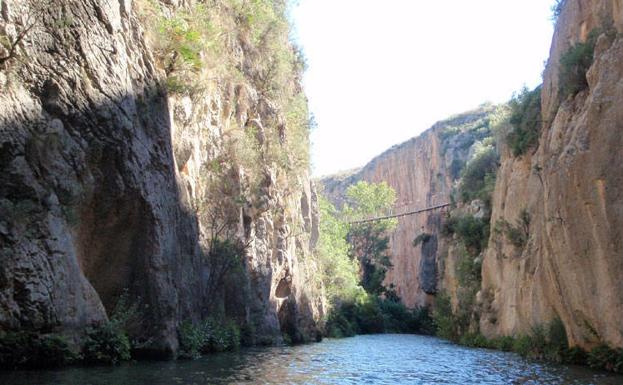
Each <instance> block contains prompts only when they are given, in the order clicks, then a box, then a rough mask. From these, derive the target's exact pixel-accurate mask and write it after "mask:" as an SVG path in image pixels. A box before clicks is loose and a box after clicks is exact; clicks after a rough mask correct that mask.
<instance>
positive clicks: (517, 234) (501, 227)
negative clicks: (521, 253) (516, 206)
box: [494, 209, 530, 249]
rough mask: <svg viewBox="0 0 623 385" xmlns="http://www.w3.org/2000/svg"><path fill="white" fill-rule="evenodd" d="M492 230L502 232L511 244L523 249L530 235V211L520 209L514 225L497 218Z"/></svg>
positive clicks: (498, 233) (497, 232)
mask: <svg viewBox="0 0 623 385" xmlns="http://www.w3.org/2000/svg"><path fill="white" fill-rule="evenodd" d="M494 232H495V234H497V235H500V234H504V235H505V236H506V239H508V241H509V242H510V243H511V244H512V245H513V246H515V247H516V248H518V249H523V248H524V246H525V245H526V242H527V241H528V237H529V236H530V213H529V212H528V210H527V209H523V210H521V212H520V214H519V218H518V219H517V220H516V223H515V225H514V226H513V225H512V224H510V223H509V222H508V221H506V220H505V219H498V221H497V222H496V223H495V229H494Z"/></svg>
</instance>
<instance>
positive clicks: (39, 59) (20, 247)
mask: <svg viewBox="0 0 623 385" xmlns="http://www.w3.org/2000/svg"><path fill="white" fill-rule="evenodd" d="M163 3H168V2H163ZM188 3H192V2H188ZM41 4H42V3H41V2H35V1H33V2H20V3H12V2H11V3H9V2H2V10H1V11H2V12H1V18H0V31H1V32H2V34H3V36H6V37H7V39H8V41H16V39H17V37H19V36H20V33H21V31H26V30H27V31H28V32H27V34H25V35H24V38H23V39H22V40H21V42H20V43H19V46H18V49H17V50H16V58H14V59H10V60H7V61H3V62H2V63H1V65H2V68H0V88H1V89H2V92H1V93H0V170H1V172H0V330H2V329H4V330H7V329H22V330H26V329H32V330H38V331H41V332H50V331H54V332H61V333H65V334H68V335H71V336H73V337H74V338H76V339H78V338H79V337H80V335H81V333H82V331H83V328H84V327H85V326H87V325H89V324H92V323H94V322H99V321H102V320H105V319H106V318H107V310H108V313H109V312H110V310H111V309H112V308H113V307H114V304H115V301H116V300H117V298H118V296H119V295H120V294H121V293H122V291H123V290H124V289H128V290H129V292H130V295H131V296H132V297H133V298H139V297H140V298H141V301H142V302H144V303H145V304H146V305H148V308H147V309H148V310H146V311H147V314H146V317H145V319H146V320H147V322H146V324H145V325H143V326H144V334H145V335H144V336H143V337H145V338H148V337H150V338H151V339H152V340H153V344H152V346H150V349H152V350H154V351H157V352H165V353H166V352H173V351H175V350H176V349H177V326H178V325H179V323H180V322H181V321H182V320H186V319H192V320H198V319H200V318H204V317H206V316H209V315H210V314H211V312H212V310H213V309H212V308H213V307H214V306H212V305H213V304H214V302H215V301H214V298H211V297H214V296H217V297H218V301H216V302H219V304H220V305H221V306H224V308H225V311H226V313H227V314H228V315H230V316H233V317H235V318H237V319H238V320H239V321H240V322H242V323H252V324H253V325H254V327H255V328H256V329H257V331H258V334H262V335H264V336H267V337H268V338H269V339H270V340H271V341H279V340H280V339H281V335H282V333H288V334H289V335H291V337H292V338H293V339H295V340H296V339H300V340H309V339H312V338H315V337H316V334H317V330H318V328H317V322H318V321H319V320H320V318H321V317H322V315H323V301H322V297H321V295H320V288H317V287H310V286H309V285H307V284H306V281H307V280H308V278H309V276H310V275H312V274H314V269H315V267H314V264H313V261H311V260H310V259H309V258H307V259H306V258H305V257H306V256H308V255H309V254H310V250H311V248H313V246H314V243H315V240H316V238H317V225H318V218H317V207H316V206H317V205H316V196H315V190H314V187H313V185H311V183H310V181H309V178H308V176H307V173H306V172H305V171H304V170H302V171H301V170H299V171H296V170H295V171H292V170H286V169H284V167H283V166H280V165H277V164H275V163H274V162H269V161H267V160H266V161H265V160H263V159H261V160H260V161H258V162H256V163H258V165H259V167H258V169H259V170H260V171H259V172H258V171H257V170H255V169H254V170H247V169H245V167H242V166H240V165H239V164H237V163H235V162H233V161H232V162H230V163H227V161H225V162H224V163H222V164H221V166H222V167H219V173H221V174H227V178H226V179H223V178H222V177H221V176H219V177H218V178H217V177H216V176H215V175H216V174H217V172H216V171H210V170H213V168H210V167H207V165H212V164H213V163H214V161H215V160H216V159H218V160H219V161H220V160H222V159H226V158H223V156H222V155H223V154H224V153H225V151H226V148H225V144H224V137H225V131H226V130H228V131H230V132H231V130H232V129H231V127H233V126H235V127H247V126H248V122H249V121H250V120H253V124H254V125H256V126H257V127H261V128H262V130H263V131H262V132H267V133H268V132H272V131H276V130H279V132H280V137H282V138H283V141H284V142H285V141H287V140H288V132H289V131H288V127H286V126H284V125H283V124H281V125H277V124H274V122H276V121H279V120H283V119H281V116H282V112H281V110H280V107H279V106H276V107H275V105H274V103H273V102H272V101H271V100H269V99H267V97H265V96H263V95H262V93H260V92H258V91H257V90H256V89H254V81H253V79H249V78H247V80H246V81H245V82H243V83H242V84H237V83H235V82H232V81H231V80H229V79H216V80H215V81H214V82H213V83H212V84H213V87H210V88H207V89H205V90H203V91H202V92H200V93H194V94H189V95H183V94H176V95H172V94H171V93H169V92H167V90H166V88H165V87H164V86H163V84H164V77H165V75H164V71H163V69H162V68H161V66H160V65H159V62H158V60H156V59H155V58H154V52H153V49H152V44H153V41H151V40H150V39H148V38H147V35H146V34H145V26H144V25H143V24H142V22H141V19H139V17H138V15H137V7H138V5H137V3H134V4H133V2H132V1H119V2H116V1H115V2H107V1H96V2H87V1H81V0H72V1H65V2H63V3H62V4H55V5H54V6H48V5H44V6H41ZM170 9H171V10H175V9H176V7H175V6H171V8H170ZM29 15H33V17H32V18H30V17H29ZM232 44H233V46H232V47H231V49H232V50H233V51H236V52H238V53H239V55H240V56H241V59H240V60H246V61H245V62H244V65H247V66H253V63H254V62H253V60H257V59H252V58H249V56H250V55H248V56H244V54H245V53H246V51H245V49H250V48H248V47H247V46H248V44H245V43H244V42H242V41H238V40H234V41H233V43H232ZM8 55H10V52H9V50H8V49H2V51H0V57H6V56H8ZM243 57H244V59H243ZM241 66H242V65H241ZM243 76H245V75H243ZM296 81H297V80H296V79H294V80H293V82H296ZM267 106H273V108H268V107H267ZM239 130H240V129H239ZM258 131H259V130H258ZM223 170H225V171H226V172H225V171H223ZM219 178H220V179H219ZM251 179H254V180H259V181H260V182H258V184H257V186H259V187H258V188H256V189H254V190H253V191H252V190H251V187H250V186H254V185H253V184H252V183H251V182H249V180H251ZM225 182H227V184H228V186H231V188H230V192H229V195H226V194H215V193H214V191H215V188H214V186H215V185H217V184H218V185H219V186H221V185H223V184H224V183H225ZM206 202H219V205H220V206H219V207H227V208H228V210H229V213H228V214H229V215H230V216H233V217H234V218H235V219H236V220H235V223H234V227H235V229H236V237H237V238H239V239H241V240H242V242H243V243H245V244H248V245H249V247H248V248H247V250H248V251H247V255H246V256H245V257H244V266H243V267H244V277H245V278H244V280H243V281H240V282H236V283H235V284H232V283H230V284H228V285H227V287H218V288H216V290H213V289H211V286H210V283H211V280H213V276H214V274H213V270H214V266H211V265H210V262H209V259H207V254H208V245H209V242H210V240H211V234H210V229H211V228H213V227H214V224H215V221H214V219H213V217H211V216H210V215H209V214H210V212H209V210H208V211H206V210H205V207H206ZM263 342H266V341H263Z"/></svg>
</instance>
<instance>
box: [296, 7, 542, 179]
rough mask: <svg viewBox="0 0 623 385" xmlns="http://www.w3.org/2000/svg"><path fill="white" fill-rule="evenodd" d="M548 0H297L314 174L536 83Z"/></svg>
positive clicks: (357, 160)
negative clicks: (305, 64) (305, 63)
mask: <svg viewBox="0 0 623 385" xmlns="http://www.w3.org/2000/svg"><path fill="white" fill-rule="evenodd" d="M553 2H554V1H553V0H469V1H467V0H382V1H380V0H300V4H299V6H298V7H296V8H295V9H293V11H292V18H293V21H294V24H295V32H294V38H295V40H296V41H297V42H298V44H299V45H302V47H303V49H304V52H305V56H306V57H307V61H308V65H309V68H308V70H307V72H306V74H305V78H304V86H305V90H306V93H307V96H308V97H309V102H310V108H311V111H312V112H313V114H314V115H315V118H316V121H317V123H318V127H317V128H316V129H315V130H314V131H313V132H312V135H311V137H312V167H313V174H314V175H315V176H320V175H325V174H330V173H335V172H337V171H341V170H346V169H349V168H353V167H358V166H363V165H364V164H365V163H367V162H368V161H369V160H371V159H372V158H373V157H374V156H376V155H378V154H380V153H381V152H383V151H384V150H386V149H387V148H389V147H391V146H392V145H394V144H397V143H400V142H402V141H405V140H407V139H409V138H411V137H413V136H416V135H418V134H419V133H421V132H422V131H424V130H425V129H427V128H428V127H430V126H431V125H432V124H433V123H434V122H436V121H438V120H441V119H444V118H446V117H448V116H450V115H453V114H455V113H459V112H462V111H466V110H469V109H472V108H475V107H477V106H478V105H480V104H482V103H483V102H486V101H491V102H494V103H497V102H503V101H506V100H508V99H509V98H510V97H511V96H512V93H513V92H514V91H517V90H519V89H520V88H521V87H522V86H523V85H527V86H529V87H533V86H536V85H538V84H539V83H540V82H541V72H542V70H543V63H544V61H545V60H546V59H547V57H548V53H549V45H550V41H551V37H552V33H553V26H552V22H551V20H550V14H551V11H550V7H551V5H552V3H553Z"/></svg>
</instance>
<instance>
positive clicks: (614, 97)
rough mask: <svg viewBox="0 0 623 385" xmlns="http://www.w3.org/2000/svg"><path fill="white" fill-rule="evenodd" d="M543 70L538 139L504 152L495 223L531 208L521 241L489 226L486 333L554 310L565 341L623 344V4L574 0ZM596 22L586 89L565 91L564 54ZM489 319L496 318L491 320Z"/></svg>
mask: <svg viewBox="0 0 623 385" xmlns="http://www.w3.org/2000/svg"><path fill="white" fill-rule="evenodd" d="M566 3H567V4H566V5H565V7H564V8H563V12H562V14H561V16H560V19H559V21H558V23H557V26H556V32H555V34H554V41H553V43H552V48H551V57H550V59H549V64H548V66H547V69H546V71H545V77H544V88H543V98H542V99H543V101H542V114H543V120H544V123H543V129H542V132H541V135H540V138H539V142H538V148H536V149H535V150H533V151H532V153H530V154H528V155H526V156H523V157H521V158H513V157H512V156H511V155H510V154H508V153H506V154H503V160H502V166H501V169H500V171H499V173H498V178H497V181H498V182H497V185H496V188H495V193H494V199H493V201H494V207H493V217H492V223H495V221H497V220H498V219H501V218H504V219H506V220H509V221H512V220H514V218H517V216H518V215H519V213H520V211H521V210H524V209H526V210H528V212H529V213H530V219H531V220H530V235H529V240H528V242H527V244H526V246H525V247H524V248H523V249H517V248H516V247H514V246H512V245H511V244H509V243H508V242H507V241H505V240H504V239H501V240H500V239H496V238H495V236H493V235H492V238H491V240H490V242H489V244H490V248H489V250H488V251H487V253H486V257H485V260H484V266H483V290H488V291H490V292H492V293H494V297H493V302H492V308H493V309H492V311H491V313H492V314H490V315H489V316H487V317H483V318H482V319H481V329H482V331H483V332H485V334H487V335H488V336H493V335H503V334H515V333H524V332H527V331H529V330H530V328H531V327H532V326H534V325H539V324H543V323H545V322H548V321H549V320H551V319H552V318H553V317H555V316H558V317H560V318H561V319H562V321H563V322H564V324H565V327H566V330H567V334H568V335H569V340H570V342H571V343H572V344H579V345H581V346H583V347H587V348H590V347H592V346H594V345H595V344H597V343H599V342H605V343H608V344H611V345H613V346H622V345H623V330H622V329H621V319H622V317H623V281H621V277H622V276H623V257H622V256H623V243H622V240H621V239H622V236H623V233H622V231H623V230H622V229H623V227H622V225H623V193H622V191H623V174H622V173H621V164H623V163H622V162H623V151H622V150H621V148H622V146H623V135H622V133H623V126H622V124H623V109H621V105H622V103H623V65H622V64H621V63H623V40H622V39H621V38H620V32H621V31H623V28H622V27H623V25H622V24H621V23H622V21H623V13H622V12H623V9H622V8H621V5H622V4H621V1H608V0H591V1H578V0H568V1H567V2H566ZM595 28H602V30H603V31H604V32H607V29H609V28H615V29H616V31H617V32H618V33H619V35H617V34H616V33H615V34H614V35H615V36H614V37H610V38H609V37H607V36H606V34H602V36H600V37H599V38H598V41H597V46H596V50H595V54H594V57H595V60H594V63H593V65H592V66H591V68H590V70H589V71H588V74H587V79H588V84H589V87H588V89H586V90H584V91H582V92H580V93H579V94H577V95H575V96H574V97H570V98H568V99H565V100H562V97H561V96H560V94H559V92H558V90H559V75H558V74H559V72H560V58H561V56H562V54H563V53H564V52H565V51H566V50H567V49H568V48H569V47H570V46H571V45H572V44H575V43H577V42H582V41H585V40H586V39H587V37H588V35H589V33H590V31H592V30H593V29H595ZM492 321H493V322H492Z"/></svg>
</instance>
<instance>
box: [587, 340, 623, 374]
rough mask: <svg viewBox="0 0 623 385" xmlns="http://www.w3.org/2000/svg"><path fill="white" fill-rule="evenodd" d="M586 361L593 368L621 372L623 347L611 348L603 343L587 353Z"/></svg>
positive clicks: (622, 370)
mask: <svg viewBox="0 0 623 385" xmlns="http://www.w3.org/2000/svg"><path fill="white" fill-rule="evenodd" d="M585 356H586V354H585ZM586 362H587V363H588V365H589V366H590V367H591V368H593V369H603V370H608V371H611V372H615V373H623V348H618V349H613V348H611V347H609V346H608V345H605V344H602V345H599V346H597V347H595V348H594V349H593V350H591V351H590V352H589V353H588V355H587V356H586Z"/></svg>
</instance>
